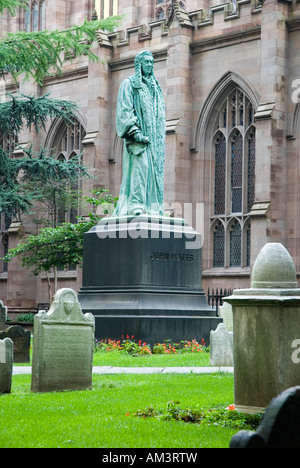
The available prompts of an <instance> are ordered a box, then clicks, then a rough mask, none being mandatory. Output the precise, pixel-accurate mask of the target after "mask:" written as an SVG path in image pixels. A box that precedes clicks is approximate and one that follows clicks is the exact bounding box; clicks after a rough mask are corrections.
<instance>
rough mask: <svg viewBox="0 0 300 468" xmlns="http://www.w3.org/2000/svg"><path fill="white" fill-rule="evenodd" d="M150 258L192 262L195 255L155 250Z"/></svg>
mask: <svg viewBox="0 0 300 468" xmlns="http://www.w3.org/2000/svg"><path fill="white" fill-rule="evenodd" d="M150 260H153V261H154V260H156V261H169V262H190V263H191V262H193V261H194V255H190V254H185V253H169V252H153V253H152V255H151V257H150Z"/></svg>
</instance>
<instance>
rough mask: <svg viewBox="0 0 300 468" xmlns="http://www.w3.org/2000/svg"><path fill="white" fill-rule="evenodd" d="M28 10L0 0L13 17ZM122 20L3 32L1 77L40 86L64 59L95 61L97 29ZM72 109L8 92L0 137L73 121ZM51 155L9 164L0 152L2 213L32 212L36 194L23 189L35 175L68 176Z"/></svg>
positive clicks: (21, 2)
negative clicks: (51, 122)
mask: <svg viewBox="0 0 300 468" xmlns="http://www.w3.org/2000/svg"><path fill="white" fill-rule="evenodd" d="M26 6H27V1H26V0H9V1H8V0H0V13H3V12H4V10H5V9H8V11H9V12H10V13H11V14H15V13H16V11H17V9H18V8H19V7H26ZM120 19H121V17H120V16H116V17H113V18H108V19H105V20H96V21H90V22H87V21H86V22H84V24H82V25H81V26H73V27H71V28H69V29H67V30H64V31H47V30H46V31H36V32H31V33H27V32H23V31H22V32H18V33H14V34H6V35H5V36H4V37H2V38H1V39H0V64H1V65H0V77H1V76H2V77H5V76H6V75H7V73H8V72H10V74H11V75H12V76H13V77H14V78H15V79H18V78H19V77H20V76H22V77H23V78H24V79H29V78H31V79H34V80H35V81H36V82H38V83H39V84H42V82H43V79H44V78H45V77H46V76H48V75H49V74H50V70H51V73H52V74H57V73H61V72H62V66H63V63H64V61H65V60H67V59H70V58H72V57H73V56H79V55H86V56H88V57H89V58H90V59H92V60H95V61H97V60H99V58H98V57H97V56H96V55H95V54H94V53H93V51H92V43H93V41H94V39H95V37H96V32H97V31H98V30H99V29H102V30H107V31H111V30H113V29H115V27H116V25H117V24H118V22H119V20H120ZM76 109H77V104H75V103H72V102H69V101H64V100H58V99H53V98H50V97H49V95H45V96H41V97H36V96H26V95H23V94H20V95H17V96H15V95H11V94H9V95H8V101H7V102H1V103H0V132H1V137H8V136H12V135H13V136H17V135H18V133H19V132H20V130H21V128H22V127H23V126H24V125H25V126H27V127H28V128H34V129H35V130H36V131H40V130H45V125H46V122H47V120H48V119H49V118H52V119H53V118H61V119H63V120H65V122H67V123H68V122H71V118H72V116H74V111H75V110H76ZM49 156H51V155H46V154H45V151H44V150H42V149H41V151H40V153H39V154H35V155H33V153H32V151H31V150H28V151H27V154H26V155H25V157H24V158H21V159H18V160H13V159H11V158H10V156H9V155H8V154H6V153H5V152H4V151H3V150H1V149H0V212H3V213H5V214H6V215H7V216H9V217H13V218H16V219H20V218H21V215H22V214H23V213H27V212H28V211H29V210H30V209H31V208H32V206H33V202H34V201H36V200H37V198H38V194H37V191H36V190H26V183H27V182H29V181H30V178H32V177H33V176H34V177H35V180H37V178H38V177H40V180H44V181H45V180H49V181H51V177H49V176H48V174H49V173H51V174H53V173H54V172H57V173H60V174H62V172H63V171H64V170H65V169H67V174H65V175H64V176H63V177H65V178H66V177H68V176H69V175H70V174H69V168H67V167H66V166H63V165H62V164H61V163H60V162H57V161H55V162H54V161H51V158H49ZM80 170H81V169H80V168H79V171H80ZM49 171H50V172H49ZM27 187H28V184H27Z"/></svg>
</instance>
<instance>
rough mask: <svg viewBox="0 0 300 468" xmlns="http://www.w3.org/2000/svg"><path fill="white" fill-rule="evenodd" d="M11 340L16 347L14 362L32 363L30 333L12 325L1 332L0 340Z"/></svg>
mask: <svg viewBox="0 0 300 468" xmlns="http://www.w3.org/2000/svg"><path fill="white" fill-rule="evenodd" d="M4 338H10V339H11V340H12V342H13V345H14V362H18V363H20V362H30V331H29V330H24V328H22V327H20V326H19V325H12V326H10V327H8V328H7V329H6V330H5V331H2V332H0V340H3V339H4Z"/></svg>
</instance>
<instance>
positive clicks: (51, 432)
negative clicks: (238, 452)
mask: <svg viewBox="0 0 300 468" xmlns="http://www.w3.org/2000/svg"><path fill="white" fill-rule="evenodd" d="M170 401H172V402H174V404H176V405H180V407H182V408H200V407H206V408H214V407H221V408H226V407H227V406H228V405H229V404H230V403H233V376H232V375H231V374H210V375H207V374H192V373H191V374H176V375H174V374H147V375H132V374H129V375H128V374H122V375H94V376H93V388H92V390H86V391H74V392H68V391H66V392H49V393H32V392H31V391H30V376H29V375H26V376H23V375H16V376H14V377H13V384H12V391H11V393H10V394H4V395H1V396H0V414H1V421H2V422H3V423H2V426H1V432H0V447H1V448H12V447H15V448H16V447H18V448H29V447H34V448H42V447H45V448H46V447H48V448H59V447H61V448H63V447H70V448H75V447H76V448H80V447H86V448H96V447H98V448H108V447H109V448H126V447H127V448H128V447H130V448H150V447H151V448H176V447H177V448H201V447H203V448H204V447H207V448H208V447H211V448H222V447H224V448H226V447H228V446H229V443H230V439H231V437H232V436H233V434H235V433H236V432H237V428H235V429H232V428H226V427H222V424H218V425H216V423H215V422H213V423H212V424H210V425H205V424H194V423H190V422H189V423H187V422H183V421H175V420H170V421H166V420H164V419H162V418H159V417H145V418H143V417H142V418H141V417H138V416H137V415H136V413H137V412H138V411H140V412H141V411H143V410H144V409H145V408H147V407H149V406H151V407H153V408H154V409H155V410H156V411H158V412H164V411H165V410H166V408H167V406H168V403H169V402H170Z"/></svg>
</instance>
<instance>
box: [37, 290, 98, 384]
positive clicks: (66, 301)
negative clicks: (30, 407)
mask: <svg viewBox="0 0 300 468" xmlns="http://www.w3.org/2000/svg"><path fill="white" fill-rule="evenodd" d="M94 327H95V320H94V317H93V316H92V315H91V314H83V313H82V311H81V308H80V305H79V303H78V299H77V295H76V293H75V292H74V291H73V290H72V289H67V288H66V289H60V290H59V291H57V293H56V294H55V297H54V301H53V303H52V304H51V307H50V310H49V312H45V311H41V312H39V313H38V314H37V315H36V316H35V318H34V338H33V358H32V380H31V390H32V391H34V392H50V391H63V390H81V389H88V388H91V387H92V371H93V349H94Z"/></svg>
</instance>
